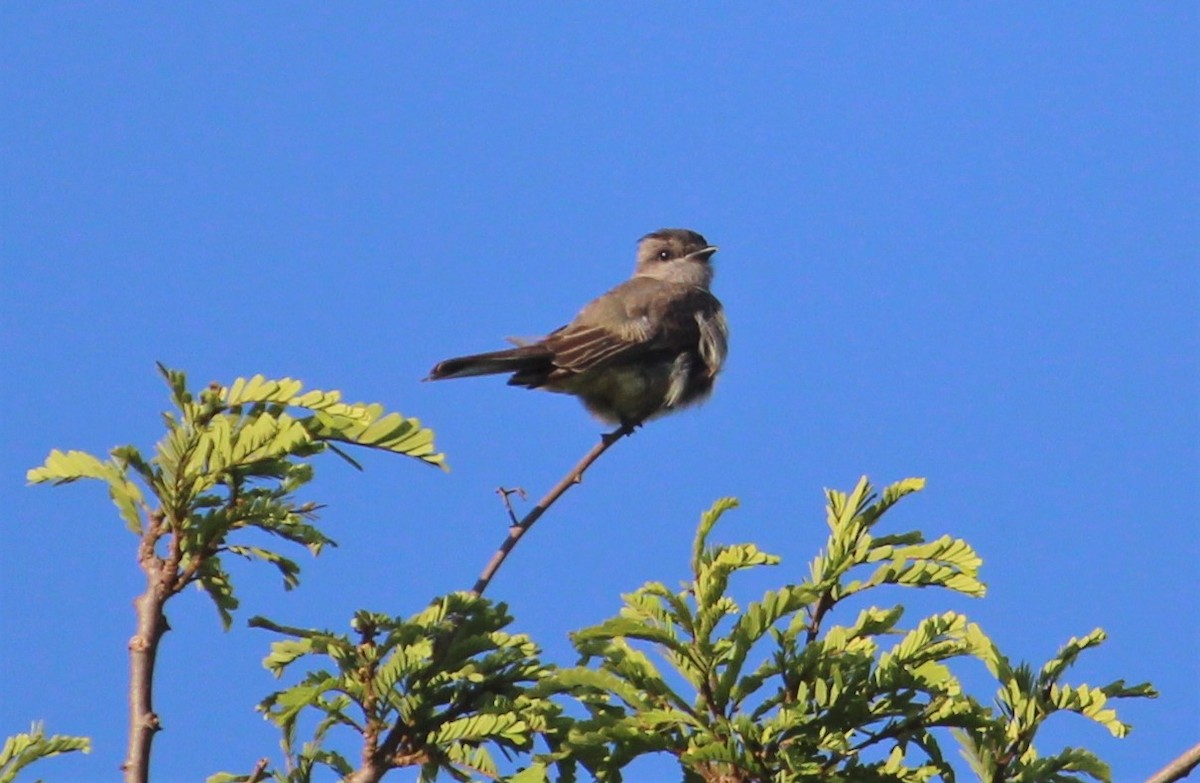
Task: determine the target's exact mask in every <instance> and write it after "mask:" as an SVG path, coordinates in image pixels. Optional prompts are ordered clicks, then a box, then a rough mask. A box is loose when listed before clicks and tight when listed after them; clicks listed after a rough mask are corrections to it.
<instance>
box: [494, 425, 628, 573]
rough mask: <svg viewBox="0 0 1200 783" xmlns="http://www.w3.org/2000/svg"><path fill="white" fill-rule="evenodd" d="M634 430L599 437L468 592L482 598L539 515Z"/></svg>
mask: <svg viewBox="0 0 1200 783" xmlns="http://www.w3.org/2000/svg"><path fill="white" fill-rule="evenodd" d="M636 427H637V424H622V425H621V426H620V427H618V428H617V429H615V430H613V431H612V432H608V433H605V434H604V435H602V436H600V442H599V443H597V444H596V445H595V446H593V447H592V448H591V450H590V451H589V452H588V453H587V454H585V455H583V459H581V460H579V462H578V463H577V464H576V465H575V467H573V468H571V470H570V471H568V472H567V475H565V476H563V477H562V479H561V480H560V481H559V482H558V483H557V484H555V485H554V488H553V489H551V490H550V491H549V492H547V493H546V496H545V497H544V498H542V499H541V500H539V501H538V503H537V505H536V506H534V507H533V508H532V509H530V511H529V513H528V514H526V515H525V517H524V519H522V520H521V521H520V522H517V523H516V524H515V525H512V526H510V527H509V528H508V537H507V538H505V539H504V541H503V542H501V544H500V548H499V549H497V550H496V553H495V554H494V555H492V559H491V560H489V561H488V564H487V565H486V566H485V567H484V569H483V573H482V574H480V575H479V580H478V581H476V582H475V586H474V587H473V588H471V592H472V593H473V594H474V595H482V594H483V591H484V590H486V589H487V586H488V584H490V583H491V581H492V577H494V576H495V575H496V572H497V571H499V570H500V566H501V565H503V564H504V559H505V558H506V557H508V553H509V552H511V551H512V549H513V547H515V546H516V545H517V542H518V541H520V540H521V537H522V536H523V535H525V533H526V532H528V530H529V528H531V527H533V523H534V522H537V521H538V519H540V518H541V516H542V514H545V513H546V510H547V509H548V508H550V506H552V505H554V502H555V501H556V500H558V499H559V498H560V497H562V496H563V494H564V493H565V492H566V491H567V490H568V489H570V488H571V487H572V486H574V485H575V484H578V483H580V482H581V481H583V473H584V471H586V470H587V469H588V468H589V467H591V465H592V463H593V462H595V461H596V460H598V459H600V455H602V454H603V453H604V452H606V451H608V449H609V447H610V446H612V445H613V444H614V443H616V442H617V441H619V440H620V439H621V438H624V437H625V436H626V435H632V434H633V431H634V429H635V428H636Z"/></svg>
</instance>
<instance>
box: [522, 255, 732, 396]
mask: <svg viewBox="0 0 1200 783" xmlns="http://www.w3.org/2000/svg"><path fill="white" fill-rule="evenodd" d="M720 308H721V306H720V304H719V303H717V300H716V299H715V298H714V297H713V296H712V294H710V293H708V292H707V291H704V290H702V289H697V288H692V287H688V286H680V285H678V284H675V283H668V282H664V281H661V280H654V279H649V278H633V279H632V280H627V281H625V282H624V283H622V284H621V285H619V286H617V287H616V288H614V289H613V290H612V291H610V292H608V293H607V294H605V295H604V296H601V297H599V298H598V299H595V300H593V301H592V302H591V303H590V304H589V305H588V306H587V307H585V308H584V309H583V310H581V311H580V313H579V315H578V316H576V317H575V320H574V321H572V322H571V323H569V324H567V325H566V326H564V327H562V328H561V329H558V330H557V331H555V332H552V333H551V334H550V335H549V336H547V337H546V339H545V340H544V341H543V343H542V345H544V346H545V347H546V348H548V349H550V351H551V353H552V354H553V359H552V361H553V363H554V365H555V367H558V368H560V369H562V370H565V371H567V372H570V373H580V372H584V371H585V370H588V369H591V368H592V367H596V366H599V365H602V364H606V363H609V362H616V361H626V360H630V359H634V358H636V357H638V356H641V355H645V354H648V353H658V352H663V351H671V350H672V349H675V348H678V350H681V351H682V350H686V349H687V347H688V346H695V345H697V343H698V342H700V341H701V336H702V333H703V332H704V331H705V330H706V329H707V328H709V327H706V326H705V322H706V321H707V320H708V314H709V313H712V314H714V315H715V316H718V317H719V316H720ZM721 353H723V351H721ZM704 358H705V361H709V356H705V357H704ZM714 372H715V369H714Z"/></svg>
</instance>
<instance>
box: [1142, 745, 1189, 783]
mask: <svg viewBox="0 0 1200 783" xmlns="http://www.w3.org/2000/svg"><path fill="white" fill-rule="evenodd" d="M1198 766H1200V743H1197V744H1195V745H1193V746H1192V747H1190V748H1188V749H1187V750H1185V751H1184V752H1183V754H1182V755H1180V757H1179V758H1177V759H1175V760H1174V761H1172V762H1171V763H1170V764H1168V765H1167V766H1165V767H1163V768H1162V769H1161V770H1159V771H1158V773H1157V774H1156V775H1154V777H1152V778H1149V779H1148V780H1147V781H1146V783H1175V781H1176V780H1183V779H1184V778H1186V777H1187V776H1188V775H1190V774H1191V772H1192V770H1193V769H1195V768H1196V767H1198Z"/></svg>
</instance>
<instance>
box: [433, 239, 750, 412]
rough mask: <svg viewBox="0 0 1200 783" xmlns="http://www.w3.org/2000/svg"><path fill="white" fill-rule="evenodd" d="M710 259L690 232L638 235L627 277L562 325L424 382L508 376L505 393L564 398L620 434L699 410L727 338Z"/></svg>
mask: <svg viewBox="0 0 1200 783" xmlns="http://www.w3.org/2000/svg"><path fill="white" fill-rule="evenodd" d="M715 252H717V248H715V247H713V246H712V245H710V244H708V242H707V241H706V240H705V239H704V237H702V236H700V235H699V234H697V233H696V232H695V231H688V230H687V229H682V228H664V229H662V230H660V231H655V232H654V233H652V234H647V235H646V236H644V237H642V239H641V241H640V242H639V243H638V253H637V267H636V268H635V269H634V272H633V277H631V278H630V279H629V280H626V281H625V282H624V283H621V284H620V285H619V286H617V287H616V288H614V289H612V290H611V291H609V292H608V293H606V294H604V295H603V296H600V297H599V298H597V299H594V300H592V301H591V302H589V303H588V305H587V306H586V307H584V308H583V309H582V310H580V311H579V314H578V315H577V316H575V320H573V321H571V323H569V324H567V325H566V326H563V327H562V328H560V329H556V330H555V331H553V332H551V333H550V334H549V335H547V336H546V337H545V338H543V339H541V340H538V341H536V342H531V343H528V344H522V345H518V346H517V347H516V348H509V349H507V350H503V351H492V352H491V353H480V354H474V355H471V356H460V357H458V358H455V359H447V360H446V361H444V362H440V363H439V364H438V365H437V366H435V367H434V368H433V369H432V370H430V371H429V377H428V378H426V380H433V381H436V380H442V379H443V378H465V377H468V376H472V375H493V374H499V373H512V377H510V378H509V379H508V383H509V385H510V386H524V387H525V388H527V389H545V390H547V391H552V392H561V393H564V394H573V395H575V396H576V397H578V398H579V399H580V400H581V401H582V402H583V404H584V405H585V406H586V407H587V409H588V410H590V411H591V412H592V413H593V414H595V415H596V416H597V417H598V418H600V419H601V420H603V421H607V422H613V423H620V424H621V425H623V426H631V425H636V424H641V423H642V422H644V421H646V420H647V419H652V418H654V417H656V416H661V415H664V414H667V413H671V412H672V411H675V410H678V409H680V408H683V407H685V406H687V405H691V404H692V403H696V402H699V401H701V400H703V399H704V398H705V397H707V396H708V395H709V393H710V392H712V387H713V381H714V380H715V379H716V377H717V373H719V372H720V371H721V365H722V364H723V363H724V362H725V354H726V350H727V346H728V338H729V328H728V326H727V325H726V323H725V313H724V311H723V310H722V308H721V303H720V302H718V301H717V299H716V297H714V296H713V295H712V294H711V293H710V292H709V290H708V287H709V284H710V283H711V282H712V278H713V269H712V264H711V260H712V255H713V253H715Z"/></svg>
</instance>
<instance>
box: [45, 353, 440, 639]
mask: <svg viewBox="0 0 1200 783" xmlns="http://www.w3.org/2000/svg"><path fill="white" fill-rule="evenodd" d="M159 372H160V373H161V374H162V376H163V377H164V379H165V380H166V381H167V385H168V387H169V389H170V393H171V401H172V403H173V404H174V407H175V410H173V411H170V412H167V413H165V414H164V415H163V422H164V424H165V426H166V433H165V434H164V435H163V437H162V438H161V439H160V440H159V441H158V443H157V444H155V447H154V450H153V452H152V454H153V456H151V457H150V458H149V459H147V458H145V457H143V455H142V453H141V452H140V451H139V450H138V449H136V448H134V447H133V446H121V447H118V448H115V449H113V450H112V452H111V454H110V457H109V458H108V459H101V458H99V457H96V456H93V455H91V454H87V453H85V452H81V451H66V452H64V451H60V450H57V449H56V450H53V451H51V452H50V454H49V456H48V457H47V458H46V461H45V463H44V464H43V465H41V466H39V467H37V468H33V469H31V470H30V471H29V472H28V474H27V477H28V480H29V481H30V482H31V483H54V484H64V483H69V482H73V481H76V480H78V479H81V478H90V479H96V480H100V481H103V482H105V484H106V485H107V486H108V490H109V495H110V497H111V498H112V500H113V502H114V503H115V504H116V506H117V509H118V512H119V514H120V516H121V518H122V519H123V520H124V522H125V524H126V526H127V527H128V528H129V529H130V530H131V531H132V532H133V533H134V534H136V535H138V536H140V537H142V545H143V557H146V556H147V555H146V554H145V553H147V552H150V553H153V554H155V555H157V556H158V557H160V558H163V559H164V565H163V567H162V568H161V569H156V570H157V571H158V573H159V574H160V575H161V576H160V578H161V579H162V580H164V581H163V583H162V584H159V585H156V586H155V588H154V589H155V590H157V591H159V592H162V593H165V594H166V595H167V596H168V597H169V596H171V595H174V594H176V593H178V592H180V591H181V590H182V589H183V588H184V587H186V586H187V585H189V584H193V583H198V584H199V585H200V587H201V588H203V589H204V591H205V592H206V593H207V594H208V595H209V597H210V598H211V599H212V601H213V604H214V605H215V607H216V608H217V612H218V614H219V615H220V618H221V622H222V623H223V624H224V625H225V627H228V626H229V624H230V622H231V621H232V612H233V611H234V609H236V607H237V599H236V597H235V595H234V588H233V584H232V582H231V581H230V579H229V575H228V573H227V572H226V571H225V570H224V567H223V565H222V563H221V560H220V558H221V556H222V555H223V554H225V553H231V554H236V555H240V556H242V557H246V558H249V559H252V560H259V561H262V562H265V563H268V564H270V565H272V566H273V567H275V568H276V569H277V570H278V571H279V573H280V576H281V577H282V578H283V583H284V587H285V588H288V589H290V588H292V587H295V586H296V585H297V584H298V583H299V575H300V566H299V564H298V563H297V562H296V561H295V560H293V559H291V558H288V557H286V556H284V555H283V554H281V553H280V552H278V551H275V550H274V549H273V548H267V547H263V546H248V545H245V544H242V543H239V542H235V541H231V536H233V534H234V533H235V532H236V531H239V530H242V529H245V528H257V529H259V530H261V531H264V532H266V533H269V534H271V535H273V536H277V537H279V538H281V539H283V540H286V541H290V542H292V543H296V544H300V545H302V546H304V547H306V548H307V549H308V550H309V551H310V552H311V553H312V554H314V555H316V554H319V553H320V552H321V551H322V550H323V549H324V548H325V547H326V546H330V545H333V544H334V542H333V540H332V539H330V538H329V537H328V536H326V535H325V534H324V533H322V532H321V531H320V530H319V529H318V528H317V527H316V526H315V525H314V524H313V521H314V519H315V514H316V511H317V509H318V507H317V506H316V504H314V503H311V502H299V501H297V500H296V498H295V495H296V493H297V492H298V491H299V490H300V489H301V488H303V486H304V485H305V484H307V483H308V482H309V481H310V480H311V479H312V477H313V469H312V466H311V464H310V463H309V461H308V460H309V458H311V457H313V456H315V455H317V454H320V453H321V452H323V451H325V450H326V449H330V450H333V451H334V452H335V453H337V454H339V455H341V456H343V457H346V458H347V459H349V457H348V456H347V455H346V454H345V453H344V452H343V451H341V449H340V448H339V447H340V446H345V445H352V446H361V447H365V448H371V449H379V450H383V451H388V452H391V453H395V454H402V455H405V456H409V457H413V458H415V459H418V460H420V461H421V462H424V463H426V464H430V465H436V466H439V467H441V468H443V469H445V467H446V465H445V456H444V455H443V454H441V453H439V452H438V451H437V450H436V448H435V447H434V444H433V433H432V431H430V430H429V429H428V428H425V427H422V426H421V424H420V422H419V421H417V420H416V419H413V418H405V417H403V416H401V415H400V414H398V413H394V412H393V413H388V412H386V411H385V410H384V409H383V407H382V406H380V405H378V404H369V405H368V404H362V403H355V404H347V403H344V402H342V401H341V395H340V393H338V392H336V391H320V390H310V391H307V392H305V391H303V386H302V384H301V383H300V382H299V381H296V380H294V379H291V378H284V379H281V380H268V379H266V378H264V377H263V376H261V375H256V376H254V377H252V378H249V379H247V378H239V379H237V380H235V381H234V382H233V383H232V384H231V385H230V386H228V387H221V386H218V385H215V384H214V385H210V386H208V387H206V388H204V389H202V390H200V391H199V392H197V393H195V394H193V393H192V392H191V391H189V390H188V387H187V377H186V376H185V375H184V373H182V372H179V371H177V370H172V369H169V368H167V367H164V366H162V365H161V364H160V365H159ZM297 414H299V415H297ZM351 461H352V462H353V460H351ZM148 526H149V528H150V529H147V528H148ZM172 558H174V559H172Z"/></svg>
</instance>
